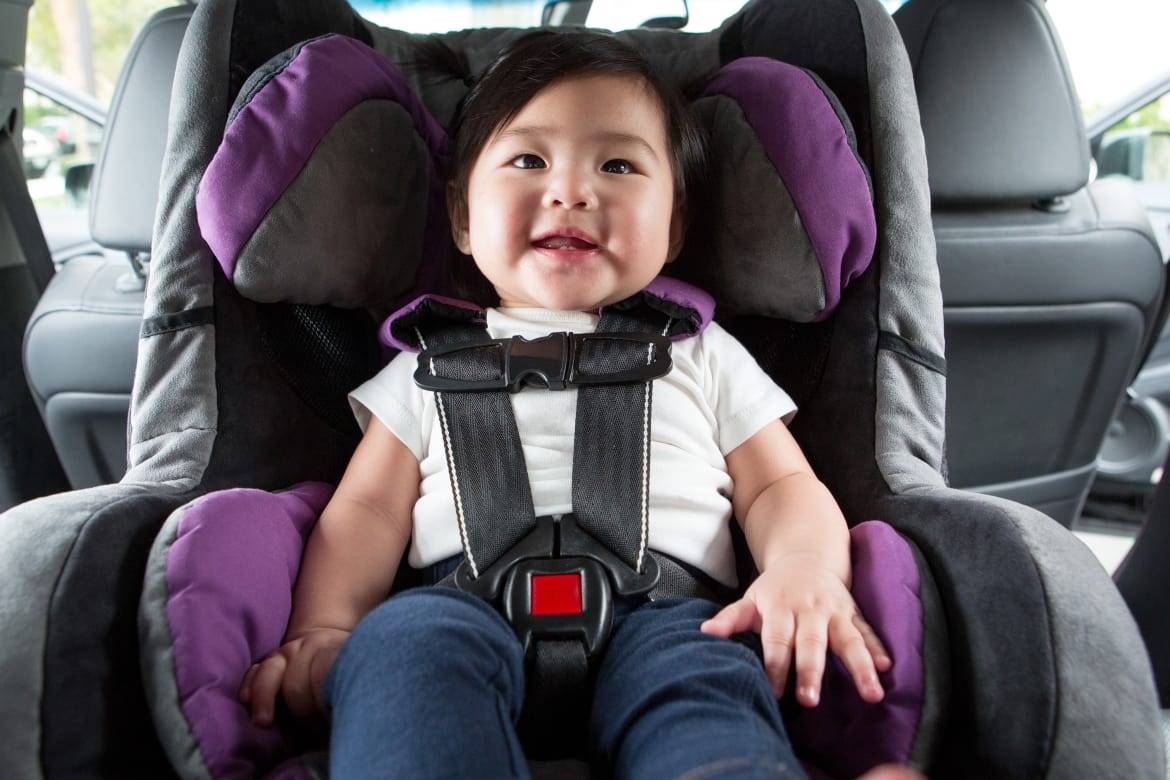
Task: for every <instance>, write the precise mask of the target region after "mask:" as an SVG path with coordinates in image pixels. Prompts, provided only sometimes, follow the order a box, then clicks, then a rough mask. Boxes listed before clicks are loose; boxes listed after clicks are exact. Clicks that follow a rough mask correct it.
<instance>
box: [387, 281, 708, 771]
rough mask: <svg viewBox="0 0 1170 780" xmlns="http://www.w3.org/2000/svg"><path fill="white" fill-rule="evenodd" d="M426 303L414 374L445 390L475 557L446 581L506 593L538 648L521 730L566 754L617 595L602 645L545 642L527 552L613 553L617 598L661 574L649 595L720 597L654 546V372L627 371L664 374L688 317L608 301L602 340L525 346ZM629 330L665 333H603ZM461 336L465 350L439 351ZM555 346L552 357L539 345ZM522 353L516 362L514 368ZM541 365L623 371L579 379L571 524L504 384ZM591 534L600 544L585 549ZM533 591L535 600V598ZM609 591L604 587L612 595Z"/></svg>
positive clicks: (504, 601) (460, 501)
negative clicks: (545, 498) (540, 482)
mask: <svg viewBox="0 0 1170 780" xmlns="http://www.w3.org/2000/svg"><path fill="white" fill-rule="evenodd" d="M630 300H631V301H633V299H630ZM674 309H677V307H674ZM429 311H430V312H431V313H427V312H424V313H422V314H420V315H419V316H418V317H417V318H416V319H415V320H413V321H412V324H411V326H410V327H412V328H413V329H414V332H415V335H417V339H418V343H419V345H420V346H421V347H422V348H423V349H424V350H425V351H426V352H424V354H422V355H420V356H419V368H418V372H417V373H416V381H419V383H420V385H423V386H424V387H427V386H428V385H429V386H430V389H433V390H434V391H435V401H436V407H437V412H438V414H439V421H440V426H441V428H442V431H443V443H444V447H445V451H446V454H447V465H448V471H449V473H450V477H451V488H452V491H453V493H454V497H455V507H456V512H457V514H458V521H459V529H460V536H461V540H462V544H463V549H464V555H465V558H466V560H465V562H464V563H463V564H461V565H460V567H459V568H458V569H456V571H455V572H453V573H452V574H451V575H448V577H446V578H445V579H444V580H442V581H441V582H440V583H439V584H440V585H453V586H456V587H462V588H464V589H465V590H472V591H474V592H477V593H479V595H481V596H484V597H485V598H492V599H495V598H497V596H498V597H499V599H500V601H501V604H500V605H498V606H500V608H501V609H502V611H504V612H505V613H506V614H505V617H506V618H508V619H509V620H510V622H512V624H513V627H514V628H516V629H517V631H518V633H520V634H521V640H522V641H523V642H526V643H527V644H526V648H527V649H528V651H529V652H530V655H529V658H530V661H531V664H530V667H529V674H528V683H527V686H526V691H527V694H526V702H525V708H524V712H525V716H524V718H523V720H522V723H521V730H522V731H523V732H524V733H525V734H526V735H528V736H529V737H530V739H529V744H530V745H532V744H536V745H541V746H543V747H544V748H546V749H548V750H550V751H551V752H556V751H557V750H559V749H561V748H562V747H563V746H564V744H565V740H568V741H569V743H572V742H573V741H574V740H575V739H578V738H579V736H580V733H584V729H585V727H586V726H587V718H588V713H589V710H590V708H589V703H590V699H591V688H590V686H589V685H588V684H587V683H588V681H589V677H590V657H591V653H593V652H595V651H596V649H597V648H599V647H604V638H605V637H606V636H608V631H609V622H610V620H611V619H612V604H609V605H608V606H606V608H605V610H604V612H605V617H604V618H603V619H601V623H600V624H598V625H602V624H603V625H604V629H602V631H601V633H599V634H598V633H595V634H593V635H592V637H593V638H596V637H597V636H601V637H602V639H601V642H600V643H598V642H594V643H593V644H592V645H590V644H589V642H592V641H593V639H587V640H586V641H581V640H579V639H575V638H571V636H572V635H569V636H566V635H563V634H559V633H557V632H556V631H553V632H552V633H551V634H546V636H545V637H543V638H542V637H541V636H540V635H539V632H534V633H531V634H529V633H526V632H527V631H528V628H527V627H526V625H525V624H526V621H527V619H528V618H527V616H520V617H516V615H517V613H518V612H526V611H527V610H528V609H532V611H533V613H535V607H534V606H533V607H529V606H524V605H523V604H521V606H519V607H517V604H518V603H520V602H523V601H524V597H525V596H528V595H529V594H527V593H526V592H525V593H521V594H520V599H519V602H518V601H517V597H516V594H515V593H514V592H513V590H514V589H515V588H516V587H519V586H517V585H515V584H514V583H515V581H516V580H515V578H514V577H509V576H508V575H507V574H506V572H515V571H520V570H521V568H522V567H521V566H518V565H517V564H521V563H524V562H525V559H541V560H544V559H556V560H559V559H564V560H565V563H566V565H572V562H573V560H578V561H580V560H581V558H580V557H576V558H575V557H574V556H579V555H582V554H588V555H592V556H593V557H595V558H596V556H597V555H598V554H600V555H601V557H602V558H606V557H607V556H608V559H609V562H608V563H605V562H604V561H603V563H605V568H599V567H601V565H602V564H601V563H597V562H596V561H593V562H591V563H590V566H593V567H594V568H595V570H596V572H598V573H600V579H601V580H606V579H607V575H606V574H605V573H604V572H605V571H608V572H609V576H612V577H614V578H615V579H614V583H613V584H612V585H606V586H605V590H606V593H607V594H608V593H609V592H610V589H611V588H612V592H613V594H614V595H615V596H617V595H621V594H627V593H628V594H631V595H636V594H638V593H642V594H647V590H648V589H649V588H650V587H651V583H656V584H654V585H653V588H652V589H649V591H648V595H649V597H650V598H651V599H658V598H666V597H672V596H697V597H701V598H707V599H710V600H712V601H717V602H721V601H723V599H721V598H720V596H719V595H718V594H716V593H714V592H713V591H712V590H710V589H709V588H707V587H706V585H704V584H703V583H702V582H700V581H699V580H698V579H697V578H696V577H694V576H692V575H691V574H690V573H689V572H688V571H686V570H685V569H684V568H683V567H682V566H680V565H679V564H677V563H676V562H674V561H673V560H671V559H670V558H668V557H666V556H662V555H658V554H656V553H653V552H651V551H650V550H649V547H648V542H649V480H650V419H651V403H652V400H653V395H652V393H653V390H652V388H653V381H652V379H646V378H641V379H637V380H636V381H634V380H630V379H629V378H628V377H629V376H630V372H634V375H637V374H641V376H642V377H646V376H651V377H652V376H654V375H655V374H654V373H653V372H651V371H649V370H648V368H647V367H648V366H650V365H652V364H653V365H660V366H661V370H662V371H665V370H667V364H666V363H665V361H664V359H667V358H669V341H666V340H665V338H661V337H665V336H669V335H670V334H671V333H672V327H678V326H679V325H680V321H679V319H678V311H676V310H672V309H671V307H670V306H669V305H668V306H667V307H665V308H664V309H658V308H656V307H654V306H647V305H626V306H615V307H607V308H606V309H605V310H604V311H603V313H602V316H601V319H600V321H599V322H598V326H597V330H596V333H595V335H596V336H601V338H593V337H581V336H573V337H568V338H566V337H563V336H561V337H558V338H553V337H548V338H547V339H546V340H537V341H532V342H528V341H526V340H520V341H523V343H522V344H519V345H518V344H517V343H516V342H517V340H516V339H513V340H511V341H510V342H509V341H508V340H493V339H491V338H490V337H489V335H488V334H487V328H486V323H485V322H484V321H483V320H482V319H476V318H473V317H471V316H469V315H467V314H466V313H464V312H459V311H457V310H453V309H450V308H446V309H444V308H443V307H439V306H436V307H433V309H431V310H429ZM452 312H454V313H455V315H456V317H455V318H454V319H445V318H444V316H443V315H444V314H445V313H446V314H451V313H452ZM619 333H624V334H653V335H654V337H655V338H651V339H648V338H645V337H643V338H642V340H640V341H634V340H631V339H630V338H625V339H623V338H617V337H613V338H606V337H605V334H619ZM554 336H556V334H554ZM546 341H547V343H545V342H546ZM556 345H559V346H556ZM451 346H462V347H467V348H464V349H460V350H458V351H456V352H451V353H446V354H441V353H440V354H437V352H441V351H442V350H443V349H446V348H448V347H451ZM554 347H555V348H554ZM557 349H559V350H561V351H564V350H566V349H568V350H569V351H570V353H571V354H569V355H568V356H566V357H564V360H561V361H560V362H558V359H557V355H556V354H555V353H556V350H557ZM545 351H548V352H549V354H548V355H543V354H541V353H543V352H545ZM427 352H429V353H430V354H427ZM658 353H665V354H658ZM516 355H520V356H521V359H522V360H525V361H528V360H529V359H528V358H525V357H524V356H527V355H536V356H537V357H536V358H535V362H534V363H533V362H520V361H513V359H514V358H515V356H516ZM512 362H515V366H512V367H510V365H511V363H512ZM532 365H536V366H542V365H549V366H553V365H559V366H561V369H562V371H563V376H562V377H561V379H564V378H565V377H567V376H568V375H569V374H570V373H573V372H577V370H578V369H579V374H580V375H582V376H584V377H586V378H588V377H593V378H594V379H596V378H597V377H618V376H620V377H621V378H618V379H612V380H611V381H615V382H619V383H614V384H593V383H590V382H589V381H584V380H583V381H582V382H581V383H579V384H577V385H576V386H577V387H578V394H577V413H576V421H575V426H576V427H575V432H574V446H573V477H572V503H573V512H572V514H571V515H566V516H565V517H564V518H563V519H562V520H560V521H556V520H555V519H553V518H536V517H535V511H534V508H533V502H532V491H531V486H530V485H529V481H528V469H527V466H526V464H525V461H524V453H523V449H522V447H521V444H520V436H519V432H518V430H517V427H516V420H515V416H514V413H513V409H512V403H511V398H510V397H509V395H510V394H509V392H508V391H507V390H506V389H502V388H505V387H507V386H508V385H509V384H510V385H512V387H513V388H516V387H518V386H519V384H520V383H519V381H518V379H517V377H519V376H523V375H525V374H527V373H529V372H532V371H534V369H533V368H531V366H532ZM535 373H537V374H539V375H540V376H541V377H542V378H543V381H545V382H546V383H547V384H548V386H550V387H552V386H554V385H557V386H564V385H563V384H559V382H560V380H553V378H552V377H551V376H548V374H550V373H555V372H553V371H552V370H551V369H549V370H544V369H540V370H535ZM658 373H659V374H661V371H659V372H658ZM512 374H516V376H513V375H512ZM424 375H425V376H424ZM448 380H453V381H448ZM460 383H464V384H467V385H472V384H473V383H474V384H475V388H474V389H471V388H467V389H462V388H460V387H459V384H460ZM440 388H443V389H440ZM485 388H491V389H485ZM594 543H597V544H599V545H600V547H602V548H604V549H603V551H602V552H600V553H599V552H598V551H597V550H596V549H593V550H589V549H587V548H589V547H590V545H593V544H594ZM597 560H601V559H600V558H599V559H597ZM529 562H530V561H529ZM497 563H498V564H499V565H495V564H497ZM466 569H469V570H470V573H468V572H467V571H466ZM525 576H528V575H525ZM639 578H640V579H639ZM655 578H657V579H656V580H655ZM597 581H598V576H592V577H588V578H586V579H585V580H582V582H583V584H588V583H590V582H591V583H593V585H596V584H597ZM509 583H513V584H511V585H509ZM641 583H645V584H644V585H642V584H641ZM593 585H591V586H590V587H593ZM587 590H588V589H587ZM598 593H599V592H598V591H592V592H587V593H585V597H584V599H583V602H588V601H589V600H590V599H593V600H594V601H596V598H597V594H598ZM531 598H533V599H534V601H533V603H535V597H534V596H531ZM610 599H611V596H609V595H605V596H604V598H603V599H602V600H603V601H607V602H608V601H609V600H610ZM590 609H593V608H592V607H591V608H590ZM509 615H511V616H513V617H509ZM541 630H543V631H546V632H547V629H541ZM591 647H592V648H593V649H590V648H591ZM554 715H555V717H553V716H554ZM578 732H579V733H578ZM574 735H576V736H574Z"/></svg>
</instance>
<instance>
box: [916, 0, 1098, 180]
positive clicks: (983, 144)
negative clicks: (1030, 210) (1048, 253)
mask: <svg viewBox="0 0 1170 780" xmlns="http://www.w3.org/2000/svg"><path fill="white" fill-rule="evenodd" d="M894 21H895V22H896V23H897V25H898V29H899V30H900V31H901V33H902V39H903V40H904V41H905V43H906V50H907V52H908V54H909V55H910V63H911V66H912V67H913V69H914V84H915V87H916V89H917V92H918V106H919V110H920V112H921V115H922V132H923V135H924V136H925V137H926V157H927V165H928V168H929V174H930V192H931V197H932V199H933V201H934V202H935V203H947V202H951V203H977V202H988V201H1028V200H1042V199H1048V198H1054V197H1057V196H1060V195H1067V194H1068V193H1070V192H1075V191H1077V190H1079V189H1081V188H1082V187H1084V186H1085V184H1086V183H1087V182H1088V180H1089V146H1088V142H1087V141H1086V140H1085V126H1084V122H1083V120H1082V119H1081V109H1080V104H1079V102H1078V100H1077V93H1076V89H1075V87H1074V86H1073V81H1072V76H1071V75H1070V73H1069V68H1068V62H1067V61H1066V60H1065V57H1064V51H1063V50H1062V49H1061V46H1060V39H1059V37H1058V36H1057V34H1056V28H1055V27H1054V26H1053V24H1052V19H1051V18H1049V16H1048V13H1047V12H1046V11H1045V10H1044V3H1043V2H1040V1H1039V0H1010V1H1007V2H995V3H988V2H979V1H977V0H910V2H908V3H906V5H904V6H902V7H901V8H899V9H898V10H897V12H896V13H895V14H894Z"/></svg>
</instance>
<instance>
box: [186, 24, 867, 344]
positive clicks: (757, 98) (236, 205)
mask: <svg viewBox="0 0 1170 780" xmlns="http://www.w3.org/2000/svg"><path fill="white" fill-rule="evenodd" d="M478 32H485V33H486V32H491V31H471V32H470V33H465V35H466V36H467V38H464V39H460V41H456V42H455V45H461V43H467V45H468V47H469V48H471V45H472V44H473V42H472V41H468V39H469V38H471V37H472V36H474V35H475V34H476V33H478ZM620 35H621V34H620V33H619V36H620ZM680 40H681V39H680ZM692 105H693V110H694V112H695V115H696V117H697V118H698V119H699V120H700V122H701V123H702V124H703V125H704V126H705V127H706V129H707V132H708V133H709V138H708V140H709V145H710V148H711V149H712V150H714V152H713V154H712V157H713V164H714V165H713V167H714V171H713V173H714V183H713V185H712V187H711V192H709V193H707V195H708V199H709V206H710V207H709V209H708V210H707V211H708V213H707V214H705V215H704V218H703V219H701V220H700V221H699V222H698V223H695V224H692V226H691V228H692V229H691V230H690V231H689V233H688V237H687V241H686V246H685V248H684V249H683V252H682V254H681V255H680V257H679V258H678V260H676V261H675V262H674V263H673V264H671V265H669V266H667V268H666V269H665V270H666V273H668V274H669V275H671V276H676V277H679V278H681V279H683V280H685V281H688V282H691V283H693V284H695V285H698V286H700V287H702V288H705V289H706V290H708V291H709V292H711V293H712V295H714V297H715V298H716V300H718V301H719V303H720V306H721V307H723V308H724V309H725V310H730V311H731V312H733V313H740V314H760V315H766V316H772V317H781V318H784V319H789V320H794V321H801V322H806V321H811V320H815V319H821V318H823V317H826V316H828V314H829V313H831V311H832V310H833V308H834V307H835V306H836V304H837V302H838V301H839V300H840V296H841V291H842V290H843V289H844V287H845V286H846V285H847V284H848V283H849V281H850V280H851V279H852V278H854V277H855V276H857V275H858V274H860V273H861V272H862V271H864V270H865V268H866V267H868V265H869V263H870V261H871V259H872V256H873V251H874V245H875V241H876V224H875V218H874V209H873V197H872V191H871V185H870V182H869V178H868V174H867V172H866V170H865V167H864V165H863V163H862V162H861V159H860V157H859V155H858V153H857V149H856V141H855V139H854V135H853V132H852V129H851V127H850V125H849V122H848V119H847V118H846V116H845V113H844V111H843V110H842V109H841V107H840V105H839V103H838V102H837V101H836V99H835V98H834V97H833V96H832V95H831V94H830V93H829V91H828V90H827V88H826V87H825V86H824V84H823V83H822V82H821V81H820V80H819V79H818V78H817V77H816V76H814V75H813V74H811V73H809V72H808V71H806V70H803V69H800V68H797V67H794V66H791V65H787V64H785V63H782V62H779V61H777V60H772V59H768V58H764V57H745V58H742V59H739V60H735V61H733V62H730V63H728V64H727V65H726V66H724V67H723V68H722V69H720V70H718V71H717V72H713V73H712V74H711V77H710V79H709V80H708V81H707V84H706V89H705V90H703V92H702V94H701V95H700V96H699V97H698V98H697V99H696V100H694V102H693V104H692ZM448 149H449V144H448V139H447V133H446V131H445V130H444V128H443V127H442V126H441V125H440V123H439V122H438V121H437V120H436V119H435V118H434V116H433V115H432V113H431V111H430V110H429V109H428V107H427V106H426V105H424V103H423V101H422V99H420V98H419V96H418V95H417V94H416V93H415V91H414V90H413V89H412V88H411V86H410V83H409V82H408V80H407V78H406V77H405V76H404V74H403V70H402V69H400V68H399V67H398V66H397V65H395V64H393V63H391V62H390V61H389V60H387V59H385V58H384V57H382V56H381V55H380V54H378V53H376V52H375V51H374V50H373V49H371V48H369V47H368V46H366V45H365V44H363V43H361V42H359V41H357V40H355V39H352V38H347V37H343V36H325V37H322V38H318V39H314V40H312V41H308V42H305V43H302V44H298V45H297V46H294V47H293V48H291V49H289V50H287V51H286V52H284V53H282V54H281V55H279V56H278V57H276V58H274V59H273V60H271V61H269V62H268V63H267V64H266V65H265V66H263V67H261V68H260V69H259V70H258V71H257V72H256V73H254V74H253V75H252V77H250V78H249V79H248V81H247V82H246V83H245V84H244V86H243V88H242V89H241V91H240V95H239V97H238V98H237V100H236V103H235V105H234V106H233V107H232V109H231V112H230V114H229V119H228V128H227V131H226V132H225V134H224V139H223V142H222V144H221V146H220V148H219V150H218V151H217V153H216V155H215V157H214V158H213V160H212V162H211V163H210V165H209V166H208V168H207V170H206V172H205V174H204V177H203V180H202V182H201V184H200V188H199V193H198V197H197V201H196V203H197V209H198V218H199V225H200V229H201V231H202V234H203V237H204V239H205V240H206V241H207V243H208V245H209V246H210V247H211V249H212V251H213V252H214V253H215V255H216V257H217V259H218V260H219V263H220V265H221V267H222V268H223V271H224V273H225V274H226V275H227V277H228V278H229V279H230V280H231V281H232V282H233V283H234V284H235V286H236V288H237V289H238V290H239V291H240V292H241V293H242V294H243V295H245V296H246V297H248V298H251V299H253V300H257V301H263V302H276V301H286V302H293V303H309V304H324V303H328V304H333V305H338V306H344V307H358V306H363V307H370V308H374V309H380V310H382V311H386V312H388V311H389V310H392V309H393V308H397V306H398V305H401V304H402V303H403V302H405V300H406V299H408V298H409V297H413V296H414V295H415V294H417V293H418V292H438V293H442V292H443V290H442V289H441V288H440V282H439V277H438V259H439V258H440V257H442V256H444V255H445V254H446V253H447V252H448V251H449V245H450V241H451V238H450V231H449V228H448V225H447V213H446V207H445V201H444V183H443V181H442V178H441V175H442V174H441V172H443V171H445V170H446V155H447V154H448Z"/></svg>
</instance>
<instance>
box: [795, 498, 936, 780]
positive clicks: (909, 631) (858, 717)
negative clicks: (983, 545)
mask: <svg viewBox="0 0 1170 780" xmlns="http://www.w3.org/2000/svg"><path fill="white" fill-rule="evenodd" d="M849 538H850V548H851V549H850V553H851V555H852V560H853V589H852V592H853V599H854V601H856V602H857V606H858V608H859V609H860V610H861V614H862V615H864V616H865V619H866V621H868V622H869V624H870V625H871V626H873V629H874V631H875V632H877V635H878V637H879V638H880V639H881V640H882V643H883V644H884V645H885V646H886V650H888V651H889V653H890V657H891V658H892V659H893V660H894V665H893V667H892V668H891V669H890V670H889V671H888V672H884V673H881V674H879V675H878V678H879V679H880V680H881V684H882V689H883V690H884V691H885V697H884V698H883V699H882V701H880V702H878V703H877V704H868V703H866V702H864V701H862V699H861V697H860V696H859V695H858V694H857V687H856V685H855V684H854V682H853V678H852V677H851V676H850V675H849V672H848V671H847V670H846V669H845V666H844V665H843V664H842V663H841V660H840V659H839V658H837V657H836V656H835V655H832V654H830V656H829V661H828V663H826V665H825V678H824V682H823V691H822V694H821V702H820V704H819V705H818V706H816V707H814V708H813V709H811V710H809V709H805V708H804V707H802V706H800V705H799V704H795V703H794V702H793V701H791V700H789V699H787V698H786V699H785V700H784V707H783V709H784V716H785V717H784V725H785V726H786V727H787V728H788V735H789V737H790V738H791V739H792V744H793V746H794V747H795V748H796V751H797V753H798V754H799V755H800V757H801V758H802V759H805V760H807V761H810V762H811V763H813V764H814V765H816V766H817V767H818V768H819V769H822V770H824V771H825V772H827V773H828V774H829V775H830V776H832V777H857V776H858V775H860V774H862V773H863V772H865V771H866V770H868V769H870V768H872V767H874V766H876V765H877V764H882V763H888V762H893V763H900V764H904V763H906V761H907V760H908V759H909V758H910V750H911V747H912V746H913V744H914V736H915V734H916V733H917V731H918V721H919V718H920V717H921V715H922V702H923V697H924V695H925V691H924V688H923V681H924V680H925V676H926V675H925V671H926V670H925V669H924V668H923V656H922V647H923V633H922V632H923V611H922V601H921V596H920V593H921V586H922V584H921V581H920V578H919V574H918V565H917V564H916V563H915V562H914V554H913V553H912V552H911V551H910V547H909V545H908V544H907V542H906V540H905V539H903V538H902V537H901V536H899V535H898V532H897V531H895V530H894V529H893V528H892V527H891V526H890V525H888V524H886V523H883V522H880V521H876V520H871V521H868V522H865V523H859V524H858V525H856V526H854V527H853V528H852V529H851V530H850V532H849Z"/></svg>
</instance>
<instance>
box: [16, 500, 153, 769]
mask: <svg viewBox="0 0 1170 780" xmlns="http://www.w3.org/2000/svg"><path fill="white" fill-rule="evenodd" d="M158 492H159V488H158V487H157V486H153V485H138V484H120V485H102V486H100V487H94V488H89V489H86V490H77V491H73V492H71V493H59V494H57V495H53V496H47V497H45V498H40V499H36V500H34V501H29V502H26V503H24V504H21V505H19V506H17V507H14V508H13V509H11V510H9V511H8V512H5V513H4V514H2V515H0V626H3V627H4V632H3V635H2V636H0V690H2V691H4V695H3V696H0V755H2V756H3V757H4V759H3V767H4V773H5V776H7V777H28V778H33V777H40V776H41V764H40V750H41V729H42V726H41V707H42V702H41V695H42V692H43V688H44V676H45V651H46V638H47V637H46V632H47V630H48V618H49V615H50V604H51V602H52V599H53V596H54V593H55V590H56V586H57V583H58V579H59V577H60V576H61V573H62V571H63V570H64V568H65V566H66V564H67V563H68V560H69V554H70V551H71V550H72V548H73V544H74V542H75V541H76V540H77V538H78V536H79V535H80V534H81V533H82V531H83V530H84V528H85V525H86V521H87V520H88V519H89V518H90V517H91V516H92V515H93V514H94V513H95V512H98V511H100V510H102V509H104V508H105V507H106V506H108V505H109V504H112V503H114V502H115V501H119V500H121V499H124V498H128V497H133V496H142V495H148V494H151V493H158ZM96 727H97V725H96V724H95V728H96Z"/></svg>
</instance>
